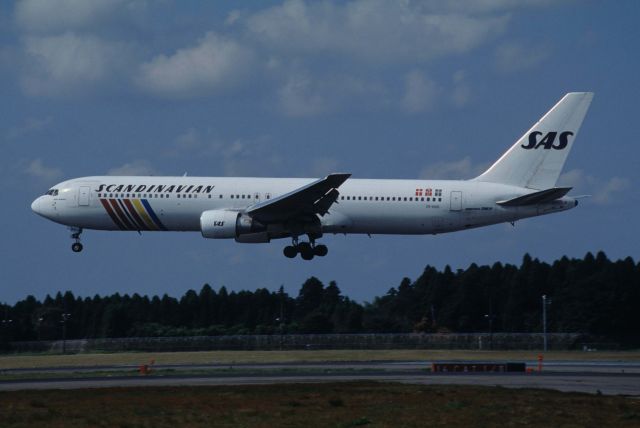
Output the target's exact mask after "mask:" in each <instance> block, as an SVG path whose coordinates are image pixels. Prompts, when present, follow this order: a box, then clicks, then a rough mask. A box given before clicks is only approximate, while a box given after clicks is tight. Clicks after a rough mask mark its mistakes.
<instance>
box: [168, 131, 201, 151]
mask: <svg viewBox="0 0 640 428" xmlns="http://www.w3.org/2000/svg"><path fill="white" fill-rule="evenodd" d="M174 143H175V148H176V149H178V150H179V151H183V150H193V149H197V148H198V147H200V146H201V145H202V137H201V136H200V132H198V130H197V129H195V128H189V129H187V130H186V131H185V132H184V133H182V134H180V135H178V136H177V137H176V139H175V141H174Z"/></svg>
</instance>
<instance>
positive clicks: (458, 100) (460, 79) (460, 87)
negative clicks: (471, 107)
mask: <svg viewBox="0 0 640 428" xmlns="http://www.w3.org/2000/svg"><path fill="white" fill-rule="evenodd" d="M470 99H471V88H470V87H469V84H468V83H467V74H466V73H465V72H464V71H463V70H458V71H456V72H455V73H453V90H452V91H451V102H452V103H453V105H454V106H456V107H463V106H465V105H467V104H468V103H469V100H470Z"/></svg>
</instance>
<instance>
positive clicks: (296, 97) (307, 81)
mask: <svg viewBox="0 0 640 428" xmlns="http://www.w3.org/2000/svg"><path fill="white" fill-rule="evenodd" d="M327 95H328V93H326V92H323V91H322V90H320V89H319V88H318V87H317V86H316V84H315V82H314V81H313V79H312V78H311V76H309V75H304V74H295V75H292V76H290V77H289V79H288V80H287V81H286V82H285V83H284V84H283V85H282V86H281V87H280V89H279V90H278V99H279V103H280V110H281V111H282V113H284V114H285V115H286V116H292V117H302V116H315V115H318V114H321V113H325V112H327V111H328V110H329V109H330V107H329V100H328V99H327Z"/></svg>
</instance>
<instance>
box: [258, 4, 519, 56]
mask: <svg viewBox="0 0 640 428" xmlns="http://www.w3.org/2000/svg"><path fill="white" fill-rule="evenodd" d="M435 9H437V8H433V7H432V8H428V7H424V6H423V5H421V3H420V2H409V1H401V2H399V1H386V0H355V1H351V2H348V3H346V4H342V3H334V2H305V1H302V0H288V1H285V2H284V3H283V4H281V5H278V6H274V7H271V8H268V9H265V10H263V11H260V12H257V13H255V14H253V15H252V16H250V17H249V18H248V19H247V20H246V25H247V30H248V32H249V34H250V35H251V36H252V37H253V38H254V40H256V42H258V43H262V44H264V45H266V46H268V47H269V48H270V49H273V50H275V51H278V52H284V53H288V54H296V55H317V54H318V53H331V54H341V55H344V56H348V57H355V58H359V59H364V60H367V61H372V62H376V63H389V64H396V63H397V62H398V61H405V62H412V63H415V62H420V61H424V60H428V59H431V58H434V57H437V56H441V55H447V54H453V53H462V52H466V51H469V50H470V49H472V48H474V47H476V46H478V45H480V44H482V43H484V42H485V41H487V40H489V39H491V38H493V37H494V36H496V35H497V34H500V33H501V32H503V30H504V28H505V26H506V24H507V21H508V19H509V17H508V15H507V14H500V15H491V14H480V15H477V16H472V15H469V14H467V13H466V12H442V11H441V10H435ZM445 9H446V8H445Z"/></svg>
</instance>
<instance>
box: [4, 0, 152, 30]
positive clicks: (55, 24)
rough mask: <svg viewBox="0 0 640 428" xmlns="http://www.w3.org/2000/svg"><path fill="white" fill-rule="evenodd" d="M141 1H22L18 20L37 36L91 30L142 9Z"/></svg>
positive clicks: (17, 16)
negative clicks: (134, 10)
mask: <svg viewBox="0 0 640 428" xmlns="http://www.w3.org/2000/svg"><path fill="white" fill-rule="evenodd" d="M142 3H143V2H142V1H139V0H22V1H18V2H17V3H16V7H15V19H16V22H17V24H18V25H19V26H20V27H21V28H22V29H24V30H27V31H29V32H34V33H43V32H55V31H66V30H78V29H89V28H92V27H95V26H96V25H97V24H99V23H101V22H105V21H107V20H108V19H109V18H111V17H113V16H114V15H118V14H120V13H122V12H125V11H130V10H133V9H135V8H137V7H138V6H142Z"/></svg>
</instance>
